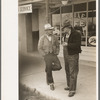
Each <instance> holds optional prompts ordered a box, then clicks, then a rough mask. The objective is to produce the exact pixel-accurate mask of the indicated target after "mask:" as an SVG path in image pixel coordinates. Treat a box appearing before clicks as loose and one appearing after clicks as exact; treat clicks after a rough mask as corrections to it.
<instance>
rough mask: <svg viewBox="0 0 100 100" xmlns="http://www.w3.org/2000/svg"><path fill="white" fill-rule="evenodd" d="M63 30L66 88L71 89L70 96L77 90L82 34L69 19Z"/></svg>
mask: <svg viewBox="0 0 100 100" xmlns="http://www.w3.org/2000/svg"><path fill="white" fill-rule="evenodd" d="M63 31H64V42H63V44H62V45H63V54H64V61H65V72H66V79H67V86H68V87H66V88H65V90H69V95H68V96H69V97H72V96H74V94H75V92H76V84H77V75H78V70H79V64H78V63H79V53H81V34H80V33H79V32H77V31H75V30H74V29H73V28H72V27H71V25H70V22H69V21H68V22H66V24H65V25H64V27H63Z"/></svg>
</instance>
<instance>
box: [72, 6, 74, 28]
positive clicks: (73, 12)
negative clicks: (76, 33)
mask: <svg viewBox="0 0 100 100" xmlns="http://www.w3.org/2000/svg"><path fill="white" fill-rule="evenodd" d="M72 26H73V27H74V4H72Z"/></svg>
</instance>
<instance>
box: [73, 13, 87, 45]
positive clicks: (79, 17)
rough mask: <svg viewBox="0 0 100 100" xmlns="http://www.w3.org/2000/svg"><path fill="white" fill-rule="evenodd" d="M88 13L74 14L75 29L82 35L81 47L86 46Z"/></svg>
mask: <svg viewBox="0 0 100 100" xmlns="http://www.w3.org/2000/svg"><path fill="white" fill-rule="evenodd" d="M86 16H87V15H86V12H74V29H75V30H76V31H78V32H80V34H81V45H82V46H85V45H86V29H87V26H86Z"/></svg>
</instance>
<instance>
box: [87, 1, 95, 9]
mask: <svg viewBox="0 0 100 100" xmlns="http://www.w3.org/2000/svg"><path fill="white" fill-rule="evenodd" d="M88 10H96V1H93V2H89V3H88Z"/></svg>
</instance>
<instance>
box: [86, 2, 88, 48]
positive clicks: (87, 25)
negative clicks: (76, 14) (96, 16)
mask: <svg viewBox="0 0 100 100" xmlns="http://www.w3.org/2000/svg"><path fill="white" fill-rule="evenodd" d="M86 4H87V6H86V7H87V10H86V15H87V17H86V26H87V29H86V47H87V39H88V2H87V3H86Z"/></svg>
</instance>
